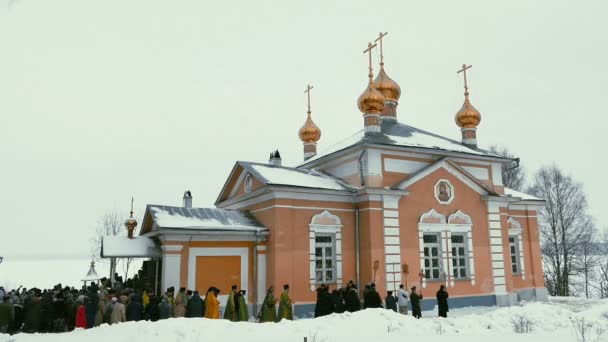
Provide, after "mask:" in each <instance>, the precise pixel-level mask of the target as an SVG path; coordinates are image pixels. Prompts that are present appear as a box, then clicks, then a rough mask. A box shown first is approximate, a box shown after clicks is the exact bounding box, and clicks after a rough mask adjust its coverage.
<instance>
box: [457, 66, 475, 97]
mask: <svg viewBox="0 0 608 342" xmlns="http://www.w3.org/2000/svg"><path fill="white" fill-rule="evenodd" d="M472 67H473V66H472V65H469V66H467V65H466V64H463V65H462V69H460V70H458V71H457V72H456V73H457V74H460V73H461V72H462V73H463V74H464V94H465V95H469V84H468V83H467V69H471V68H472Z"/></svg>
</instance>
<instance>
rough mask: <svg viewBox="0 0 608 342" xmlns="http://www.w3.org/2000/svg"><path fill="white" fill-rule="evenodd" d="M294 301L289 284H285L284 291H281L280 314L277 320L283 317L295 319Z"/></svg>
mask: <svg viewBox="0 0 608 342" xmlns="http://www.w3.org/2000/svg"><path fill="white" fill-rule="evenodd" d="M291 304H292V301H291V298H289V284H285V285H283V293H281V300H280V301H279V314H278V316H277V322H279V321H280V320H282V319H283V318H285V319H288V320H290V321H293V309H292V306H291Z"/></svg>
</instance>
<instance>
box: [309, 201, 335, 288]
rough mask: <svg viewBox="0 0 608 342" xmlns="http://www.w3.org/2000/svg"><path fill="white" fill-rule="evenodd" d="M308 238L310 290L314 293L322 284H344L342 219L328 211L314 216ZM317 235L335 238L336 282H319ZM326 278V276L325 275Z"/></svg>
mask: <svg viewBox="0 0 608 342" xmlns="http://www.w3.org/2000/svg"><path fill="white" fill-rule="evenodd" d="M308 228H309V231H308V237H309V260H310V262H309V268H310V278H309V280H310V288H311V290H313V291H314V289H316V288H317V286H318V285H320V284H322V283H323V284H335V285H339V284H342V222H341V220H340V218H339V217H338V216H336V215H333V214H332V213H330V212H329V211H327V210H324V211H323V212H321V213H320V214H317V215H314V216H313V217H312V219H311V220H310V224H309V225H308ZM317 235H322V236H323V235H325V236H327V235H329V236H332V237H333V243H334V249H333V251H334V253H333V254H334V256H333V267H334V280H332V281H329V282H321V281H317V268H316V236H317ZM324 278H325V275H324Z"/></svg>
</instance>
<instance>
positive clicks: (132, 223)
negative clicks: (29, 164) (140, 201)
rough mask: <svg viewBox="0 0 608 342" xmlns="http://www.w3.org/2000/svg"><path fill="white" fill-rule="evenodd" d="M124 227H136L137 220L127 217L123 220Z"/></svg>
mask: <svg viewBox="0 0 608 342" xmlns="http://www.w3.org/2000/svg"><path fill="white" fill-rule="evenodd" d="M125 227H127V228H128V229H135V227H137V220H135V219H134V218H133V217H129V218H128V219H127V220H126V221H125Z"/></svg>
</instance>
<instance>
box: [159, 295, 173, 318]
mask: <svg viewBox="0 0 608 342" xmlns="http://www.w3.org/2000/svg"><path fill="white" fill-rule="evenodd" d="M158 312H159V319H167V318H169V317H172V314H171V304H169V299H167V296H163V299H162V301H161V302H160V304H158Z"/></svg>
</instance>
